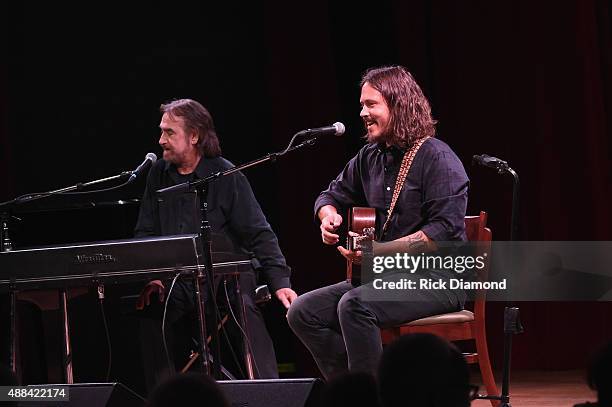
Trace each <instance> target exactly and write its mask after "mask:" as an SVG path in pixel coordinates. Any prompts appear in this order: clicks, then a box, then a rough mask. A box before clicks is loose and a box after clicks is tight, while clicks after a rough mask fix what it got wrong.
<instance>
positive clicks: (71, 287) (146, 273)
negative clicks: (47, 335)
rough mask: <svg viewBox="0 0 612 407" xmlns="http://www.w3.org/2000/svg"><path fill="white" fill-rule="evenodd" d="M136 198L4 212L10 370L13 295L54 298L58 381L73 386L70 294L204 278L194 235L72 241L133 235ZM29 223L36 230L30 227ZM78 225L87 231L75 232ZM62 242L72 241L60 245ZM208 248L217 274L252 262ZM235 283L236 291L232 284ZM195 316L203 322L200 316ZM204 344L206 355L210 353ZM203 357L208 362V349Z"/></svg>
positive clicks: (2, 261)
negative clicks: (58, 342) (58, 341)
mask: <svg viewBox="0 0 612 407" xmlns="http://www.w3.org/2000/svg"><path fill="white" fill-rule="evenodd" d="M138 204H139V202H138V200H136V199H134V200H129V201H107V202H85V203H79V204H70V205H64V206H62V207H55V208H50V206H49V205H45V206H42V207H38V208H28V207H26V208H25V209H24V208H20V209H18V210H12V211H11V212H10V214H9V212H6V211H5V212H4V216H3V218H2V223H1V229H0V231H1V236H0V241H1V242H2V247H1V249H2V250H0V293H8V294H9V297H10V300H9V302H10V322H9V323H10V327H9V329H8V331H9V336H10V338H9V344H10V349H9V362H10V364H11V367H12V369H13V371H14V372H16V371H17V370H18V369H17V363H18V359H19V355H18V352H17V350H18V346H17V337H18V324H17V319H18V318H19V315H18V313H17V300H20V301H21V300H26V301H32V302H33V303H36V304H37V305H39V306H40V307H41V308H42V307H44V306H45V305H44V304H50V303H51V304H53V303H54V304H55V307H56V308H57V309H59V316H60V319H61V328H60V329H61V333H60V336H61V338H59V339H61V342H62V345H61V346H62V349H61V353H62V355H61V356H62V358H61V359H62V361H63V363H62V368H61V370H62V376H63V379H62V380H64V382H65V383H67V384H72V383H74V371H73V359H72V356H73V349H72V346H71V332H70V323H69V307H68V301H69V299H70V297H71V296H74V294H75V293H77V294H83V293H87V292H88V291H93V292H97V295H98V298H99V299H100V300H102V299H103V298H104V296H105V287H108V286H120V285H126V284H131V283H139V282H140V283H141V284H138V285H139V286H140V285H142V286H144V284H145V282H147V281H150V280H153V279H159V280H170V279H172V278H173V277H175V276H176V275H177V274H181V275H182V276H183V277H182V278H189V277H190V276H192V277H193V278H195V276H197V279H198V280H199V281H200V282H201V280H203V279H204V273H203V271H204V267H205V265H204V264H205V262H204V261H203V256H204V254H203V253H204V252H203V250H202V242H201V238H200V236H199V235H197V234H185V235H175V236H163V237H147V238H120V239H109V240H98V241H95V240H94V241H88V242H74V243H72V241H73V240H74V239H75V236H79V237H80V238H82V237H83V236H85V238H88V237H91V236H92V235H96V234H97V235H99V236H105V237H106V236H113V237H114V236H129V235H131V231H132V230H133V227H134V222H135V219H136V214H137V210H138ZM24 207H25V206H24ZM41 208H42V209H41ZM0 209H1V208H0ZM117 219H118V220H117ZM10 222H12V223H13V224H15V227H14V233H13V231H12V230H9V224H10ZM58 223H60V225H58ZM113 223H115V225H114V226H113V227H114V228H115V229H113V230H109V226H108V225H109V224H113ZM32 229H35V230H36V231H38V233H37V234H36V233H32ZM70 229H72V230H70ZM75 229H79V230H82V231H84V232H83V233H80V234H79V233H77V234H75V232H74V230H75ZM118 229H119V230H118ZM49 235H52V236H51V237H49ZM13 236H15V237H16V239H15V240H13V238H12V237H13ZM62 240H63V241H64V242H70V243H58V241H62ZM15 242H19V243H21V244H19V243H18V244H15ZM24 242H25V245H24V244H23V243H24ZM41 243H45V244H41ZM49 243H53V244H49ZM20 246H25V247H23V248H22V247H20ZM213 250H215V251H214V252H213V255H212V257H213V258H214V262H213V273H214V275H215V276H227V277H229V278H236V280H237V277H238V274H239V273H241V272H245V271H249V270H251V268H252V265H251V260H250V257H249V256H247V255H245V254H238V253H235V252H233V251H231V250H230V248H228V247H227V246H223V245H217V246H216V247H215V246H214V245H213ZM236 289H239V288H238V285H237V284H236ZM39 293H43V294H44V295H38V294H39ZM50 297H52V298H50ZM238 298H239V299H240V296H238ZM41 304H42V305H41ZM239 314H240V313H239ZM239 317H243V315H240V316H239ZM200 321H201V323H202V324H204V323H205V321H204V316H203V315H202V316H201V317H200ZM242 323H244V321H242ZM204 329H205V328H202V330H204ZM73 330H78V326H74V325H73ZM5 331H6V330H5ZM204 349H205V350H204V355H207V353H206V348H204ZM251 358H252V356H251V355H250V351H249V349H248V347H246V346H245V359H246V360H247V363H248V362H251V363H252V361H251ZM200 359H201V360H202V361H203V363H205V364H207V363H209V359H210V355H208V357H203V358H200Z"/></svg>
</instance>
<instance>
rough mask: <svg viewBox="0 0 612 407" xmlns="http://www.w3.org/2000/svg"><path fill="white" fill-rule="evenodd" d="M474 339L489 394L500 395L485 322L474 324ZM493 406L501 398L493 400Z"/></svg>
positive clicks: (481, 371)
mask: <svg viewBox="0 0 612 407" xmlns="http://www.w3.org/2000/svg"><path fill="white" fill-rule="evenodd" d="M474 328H475V332H474V339H475V340H476V352H478V366H479V367H480V375H481V376H482V381H483V383H484V385H485V388H486V390H487V395H489V396H499V393H498V392H497V385H496V384H495V376H493V370H492V369H491V361H490V360H489V348H488V346H487V334H486V330H485V327H484V316H483V322H482V323H481V324H477V325H475V326H474ZM491 405H492V406H493V407H497V406H499V400H491Z"/></svg>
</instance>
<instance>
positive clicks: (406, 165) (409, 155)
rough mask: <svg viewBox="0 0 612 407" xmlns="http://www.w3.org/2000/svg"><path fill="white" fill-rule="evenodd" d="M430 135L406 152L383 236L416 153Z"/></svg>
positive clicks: (381, 235) (398, 174) (396, 181)
mask: <svg viewBox="0 0 612 407" xmlns="http://www.w3.org/2000/svg"><path fill="white" fill-rule="evenodd" d="M427 139H429V137H424V138H422V139H420V140H418V141H417V142H416V143H414V144H413V145H412V147H410V149H409V150H408V151H406V153H405V154H404V158H403V159H402V164H401V165H400V169H399V172H398V173H397V179H396V180H395V188H394V189H393V197H392V198H391V206H389V210H388V211H387V220H386V221H385V224H384V226H383V229H382V233H381V234H380V237H381V238H382V237H383V236H384V234H385V232H386V231H387V228H388V227H389V221H390V220H391V215H392V214H393V209H395V204H396V203H397V198H398V197H399V194H400V192H401V191H402V187H403V186H404V182H405V181H406V176H407V175H408V171H410V167H411V166H412V161H414V157H415V156H416V153H417V152H418V151H419V148H421V146H422V145H423V143H424V142H425V141H427Z"/></svg>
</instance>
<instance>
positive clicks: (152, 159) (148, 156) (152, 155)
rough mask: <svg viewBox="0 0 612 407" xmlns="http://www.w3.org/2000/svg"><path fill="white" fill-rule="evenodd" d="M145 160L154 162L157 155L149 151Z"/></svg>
mask: <svg viewBox="0 0 612 407" xmlns="http://www.w3.org/2000/svg"><path fill="white" fill-rule="evenodd" d="M145 160H151V163H154V162H155V161H157V156H156V155H155V154H154V153H148V154H147V155H146V156H145Z"/></svg>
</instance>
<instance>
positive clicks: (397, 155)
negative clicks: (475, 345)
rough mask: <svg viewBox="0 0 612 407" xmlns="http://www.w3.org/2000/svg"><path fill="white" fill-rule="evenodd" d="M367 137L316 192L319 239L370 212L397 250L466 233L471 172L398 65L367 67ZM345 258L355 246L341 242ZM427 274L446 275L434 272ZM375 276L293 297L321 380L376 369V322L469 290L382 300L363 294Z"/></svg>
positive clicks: (412, 314)
mask: <svg viewBox="0 0 612 407" xmlns="http://www.w3.org/2000/svg"><path fill="white" fill-rule="evenodd" d="M360 104H361V113H360V116H361V118H362V119H363V121H364V124H365V126H366V130H367V134H366V138H367V141H368V144H367V145H365V146H364V147H363V148H362V149H361V150H360V151H359V152H358V153H357V155H356V156H355V157H353V159H351V160H350V161H349V162H348V164H347V165H346V167H345V168H344V170H343V171H342V172H341V173H340V174H339V175H338V177H336V179H335V180H333V181H332V182H331V183H330V185H329V188H328V189H327V190H325V191H323V192H322V193H321V194H320V195H319V197H318V198H317V200H316V203H315V214H316V216H318V218H319V220H320V221H321V237H322V239H323V243H325V244H327V245H335V244H337V243H338V242H339V240H340V236H339V235H338V234H337V229H338V227H339V226H340V225H341V224H342V223H343V222H344V219H343V217H342V215H341V213H346V211H347V210H348V209H349V208H352V207H355V206H367V207H371V208H374V210H375V231H376V233H375V235H376V236H375V237H376V240H377V241H379V242H395V243H396V244H395V245H394V246H396V247H397V245H398V244H399V246H400V247H402V250H403V251H407V252H413V253H417V252H424V251H429V250H434V249H435V248H436V242H443V241H464V240H466V236H465V225H464V217H465V211H466V206H467V189H468V183H469V181H468V178H467V175H466V173H465V170H464V168H463V165H462V164H461V161H460V160H459V159H458V157H457V156H456V155H455V153H454V152H453V151H452V150H451V149H450V147H449V146H448V145H446V144H445V143H444V142H442V141H440V140H438V139H436V138H434V135H435V123H436V122H435V120H433V118H432V116H431V109H430V106H429V103H428V101H427V99H426V98H425V96H424V95H423V92H422V91H421V89H420V87H419V86H418V84H417V83H416V82H415V80H414V79H413V77H412V75H411V74H410V73H409V72H408V71H406V70H405V69H404V68H403V67H400V66H391V67H383V68H374V69H370V70H368V71H367V72H366V73H365V74H364V76H363V78H362V80H361V99H360ZM338 250H339V251H340V253H341V254H342V255H343V256H344V257H345V258H347V260H348V261H349V264H352V263H358V262H359V261H360V257H361V253H360V251H358V250H349V249H346V248H344V247H342V246H338ZM431 273H432V274H431V275H430V276H431V277H434V276H435V277H436V278H443V277H441V276H439V275H436V274H435V271H431ZM368 289H370V290H371V289H372V284H371V283H368V284H364V285H360V286H355V285H353V284H352V283H351V281H343V282H341V283H338V284H334V285H331V286H327V287H323V288H319V289H317V290H314V291H311V292H309V293H306V294H304V295H302V296H300V297H298V298H297V299H296V300H295V301H294V302H293V303H292V304H291V307H290V308H289V312H288V315H287V317H288V321H289V325H290V327H291V328H292V330H293V331H294V332H295V334H296V335H297V336H298V337H299V338H300V340H302V342H303V343H304V344H305V345H306V347H307V348H308V349H309V350H310V352H311V353H312V355H313V357H314V359H315V361H316V363H317V365H318V367H319V369H320V370H321V372H322V373H323V375H324V376H325V378H326V379H329V378H331V377H333V376H335V375H337V374H340V373H344V372H346V371H348V370H350V371H365V372H371V373H374V372H375V371H376V367H377V364H378V360H379V357H380V354H381V353H382V343H381V338H380V327H385V326H393V325H397V324H401V323H406V322H409V321H413V320H416V319H419V318H423V317H426V316H431V315H435V314H440V313H446V312H453V311H456V310H459V309H461V308H462V306H463V302H464V301H465V293H463V292H459V291H453V290H443V289H440V290H414V291H405V292H403V293H402V295H401V296H400V298H398V299H395V300H393V301H389V300H386V301H383V300H382V299H380V300H378V299H376V298H374V299H372V298H371V297H367V296H364V295H363V294H364V292H365V290H368Z"/></svg>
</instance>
